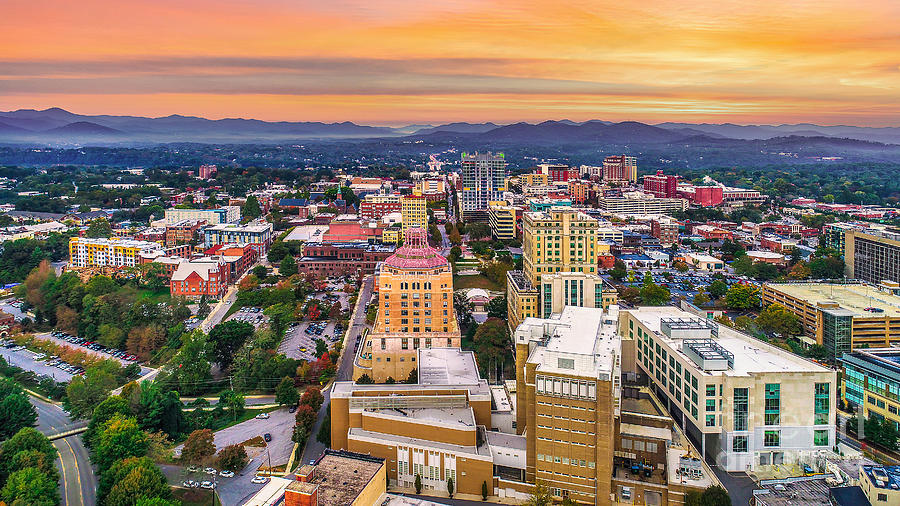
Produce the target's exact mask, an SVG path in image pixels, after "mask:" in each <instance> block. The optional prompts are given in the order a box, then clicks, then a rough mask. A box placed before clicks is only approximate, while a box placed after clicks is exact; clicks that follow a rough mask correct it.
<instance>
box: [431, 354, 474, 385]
mask: <svg viewBox="0 0 900 506" xmlns="http://www.w3.org/2000/svg"><path fill="white" fill-rule="evenodd" d="M418 361H419V384H422V385H476V384H478V382H479V380H480V379H481V377H480V376H479V375H478V366H477V365H475V353H474V352H472V351H463V350H461V349H459V348H419V358H418Z"/></svg>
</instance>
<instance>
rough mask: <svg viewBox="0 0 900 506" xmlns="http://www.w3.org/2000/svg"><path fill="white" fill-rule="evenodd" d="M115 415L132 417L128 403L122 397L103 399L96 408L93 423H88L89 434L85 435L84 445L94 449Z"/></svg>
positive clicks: (115, 396)
mask: <svg viewBox="0 0 900 506" xmlns="http://www.w3.org/2000/svg"><path fill="white" fill-rule="evenodd" d="M115 415H125V416H128V415H131V408H130V406H129V404H128V401H127V400H125V398H124V397H122V396H121V395H111V396H109V397H107V398H106V399H103V401H102V402H100V404H98V405H97V407H96V408H94V412H93V414H92V416H91V421H90V422H89V423H88V427H87V432H85V433H84V443H85V444H86V445H87V446H88V447H94V446H95V444H96V443H97V440H98V438H99V436H100V432H102V430H103V428H104V426H105V425H106V422H108V421H109V420H110V419H111V418H112V417H113V416H115Z"/></svg>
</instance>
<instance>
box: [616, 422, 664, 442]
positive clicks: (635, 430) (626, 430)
mask: <svg viewBox="0 0 900 506" xmlns="http://www.w3.org/2000/svg"><path fill="white" fill-rule="evenodd" d="M619 433H621V434H622V435H625V434H628V435H630V436H638V437H646V438H652V439H662V440H665V441H670V440H671V439H672V429H668V428H665V427H651V426H649V425H638V424H634V423H621V424H619Z"/></svg>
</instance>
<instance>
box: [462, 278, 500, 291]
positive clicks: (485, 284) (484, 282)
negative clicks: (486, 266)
mask: <svg viewBox="0 0 900 506" xmlns="http://www.w3.org/2000/svg"><path fill="white" fill-rule="evenodd" d="M469 288H483V289H485V290H491V291H495V292H502V291H504V287H502V286H500V285H498V284H497V283H494V282H493V281H491V280H490V279H488V278H486V277H484V276H482V275H481V274H478V275H475V276H453V289H454V290H468V289H469Z"/></svg>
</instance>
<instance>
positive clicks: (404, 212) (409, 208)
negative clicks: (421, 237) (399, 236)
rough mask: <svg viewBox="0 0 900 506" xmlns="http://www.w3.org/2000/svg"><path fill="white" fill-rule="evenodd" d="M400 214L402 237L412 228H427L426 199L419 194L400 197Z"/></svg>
mask: <svg viewBox="0 0 900 506" xmlns="http://www.w3.org/2000/svg"><path fill="white" fill-rule="evenodd" d="M400 215H401V223H402V227H403V230H402V232H403V235H404V237H405V236H406V231H407V230H409V229H412V228H421V229H423V230H428V200H427V199H426V198H425V197H424V196H422V195H421V194H417V195H404V196H403V197H401V198H400Z"/></svg>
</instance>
